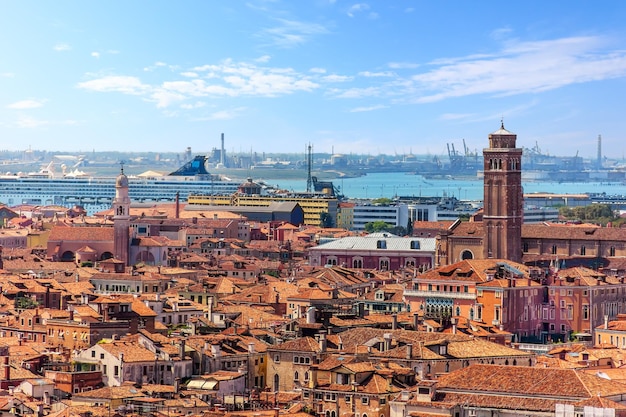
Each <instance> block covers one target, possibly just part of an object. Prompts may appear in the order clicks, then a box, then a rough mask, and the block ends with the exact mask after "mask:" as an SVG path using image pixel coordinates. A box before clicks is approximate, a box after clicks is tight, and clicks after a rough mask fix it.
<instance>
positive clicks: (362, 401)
mask: <svg viewBox="0 0 626 417" xmlns="http://www.w3.org/2000/svg"><path fill="white" fill-rule="evenodd" d="M369 403H370V399H369V397H361V404H363V405H368V404H369Z"/></svg>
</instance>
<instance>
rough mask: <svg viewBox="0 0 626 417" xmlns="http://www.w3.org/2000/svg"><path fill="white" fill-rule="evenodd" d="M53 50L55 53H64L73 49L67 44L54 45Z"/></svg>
mask: <svg viewBox="0 0 626 417" xmlns="http://www.w3.org/2000/svg"><path fill="white" fill-rule="evenodd" d="M52 49H54V50H55V51H57V52H64V51H69V50H71V49H72V47H71V46H69V45H68V44H66V43H57V44H56V45H54V46H53V47H52Z"/></svg>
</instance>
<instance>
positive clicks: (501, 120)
mask: <svg viewBox="0 0 626 417" xmlns="http://www.w3.org/2000/svg"><path fill="white" fill-rule="evenodd" d="M500 129H504V116H502V117H500Z"/></svg>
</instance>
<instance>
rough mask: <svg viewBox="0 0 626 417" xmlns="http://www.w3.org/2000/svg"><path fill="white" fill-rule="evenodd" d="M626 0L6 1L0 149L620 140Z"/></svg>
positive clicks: (559, 144) (550, 145)
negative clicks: (507, 137)
mask: <svg viewBox="0 0 626 417" xmlns="http://www.w3.org/2000/svg"><path fill="white" fill-rule="evenodd" d="M624 21H626V2H621V1H604V2H590V1H578V0H569V1H564V0H562V1H559V0H555V1H545V0H542V1H534V0H528V1H510V2H503V1H490V0H484V1H482V0H481V1H461V0H456V1H443V0H442V1H432V0H424V1H418V0H402V1H401V0H376V1H363V2H357V1H347V0H297V1H296V0H284V1H281V0H248V1H237V0H228V1H218V0H181V1H174V0H170V1H162V0H150V1H147V0H133V1H127V0H124V1H120V0H111V1H99V2H98V1H92V2H84V1H68V0H56V1H48V0H40V1H34V0H33V1H29V0H5V1H3V2H2V9H1V13H0V138H1V139H0V140H1V144H0V150H26V149H33V150H49V151H64V152H87V151H88V152H91V151H115V150H119V151H130V152H133V151H135V152H143V151H153V152H183V151H184V150H185V149H186V148H187V147H191V149H192V151H193V152H194V153H202V152H207V151H210V150H211V149H213V148H219V147H220V136H221V134H222V133H223V134H224V138H225V143H224V145H225V149H226V151H227V152H231V153H232V152H246V153H247V152H256V153H263V152H268V153H275V152H289V153H304V152H305V149H306V148H307V146H308V145H309V144H311V145H312V146H313V152H326V153H343V154H371V155H378V154H392V155H393V154H397V155H404V154H409V153H412V154H427V155H444V154H446V153H447V144H454V145H455V147H456V149H457V150H460V151H462V150H463V141H465V143H466V145H467V149H468V150H469V151H470V152H473V151H478V152H481V151H482V149H483V148H485V147H486V146H488V142H487V137H488V135H489V133H491V132H493V131H496V130H497V129H499V127H500V124H501V122H502V121H503V123H504V126H505V128H506V129H508V130H509V131H511V132H513V133H516V134H517V135H518V138H517V144H518V147H526V148H533V147H535V146H538V147H539V149H540V150H541V152H544V153H547V154H550V155H558V156H573V155H575V154H579V155H580V156H584V157H590V158H595V157H596V155H597V148H598V136H599V135H601V137H602V153H603V156H605V157H607V158H615V159H622V158H624V154H625V152H626V145H625V143H626V140H625V139H626V137H625V135H624V133H623V132H624V131H625V130H626V125H625V124H624V118H625V116H626V25H624V24H623V22H624Z"/></svg>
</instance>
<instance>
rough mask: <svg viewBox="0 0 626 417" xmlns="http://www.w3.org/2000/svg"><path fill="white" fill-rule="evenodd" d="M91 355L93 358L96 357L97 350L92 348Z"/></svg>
mask: <svg viewBox="0 0 626 417" xmlns="http://www.w3.org/2000/svg"><path fill="white" fill-rule="evenodd" d="M91 357H92V358H95V357H96V351H95V350H92V351H91Z"/></svg>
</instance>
